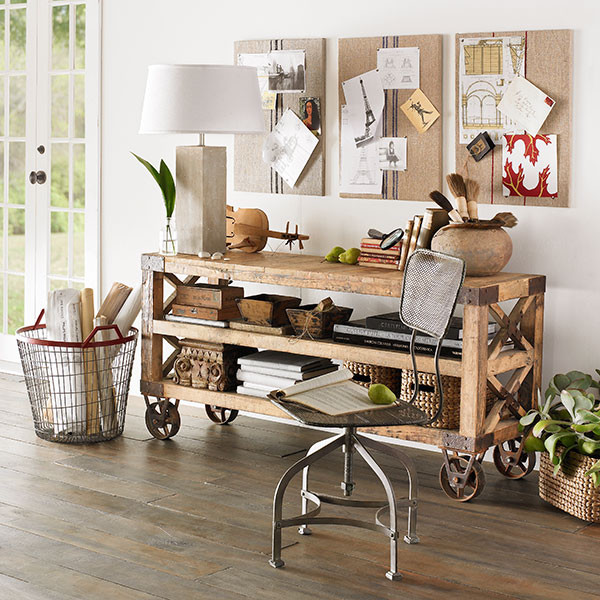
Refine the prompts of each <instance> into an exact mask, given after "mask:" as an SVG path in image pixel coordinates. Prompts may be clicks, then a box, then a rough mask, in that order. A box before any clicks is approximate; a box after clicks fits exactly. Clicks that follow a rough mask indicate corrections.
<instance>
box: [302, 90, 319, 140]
mask: <svg viewBox="0 0 600 600" xmlns="http://www.w3.org/2000/svg"><path fill="white" fill-rule="evenodd" d="M298 109H299V114H300V118H301V119H302V122H303V123H304V124H305V125H306V126H307V127H308V128H309V129H310V130H311V131H312V132H313V133H314V134H315V135H319V134H320V133H321V102H320V101H319V99H318V98H307V97H301V98H300V100H299V106H298Z"/></svg>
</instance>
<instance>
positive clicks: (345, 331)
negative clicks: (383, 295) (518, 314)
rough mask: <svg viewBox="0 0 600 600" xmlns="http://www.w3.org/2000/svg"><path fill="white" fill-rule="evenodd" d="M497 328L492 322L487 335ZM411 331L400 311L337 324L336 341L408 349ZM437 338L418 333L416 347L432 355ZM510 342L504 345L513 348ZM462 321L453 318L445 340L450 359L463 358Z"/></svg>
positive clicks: (335, 330)
mask: <svg viewBox="0 0 600 600" xmlns="http://www.w3.org/2000/svg"><path fill="white" fill-rule="evenodd" d="M497 330H498V327H497V324H496V323H495V322H493V321H490V322H489V323H488V336H489V339H490V340H491V339H492V338H493V337H494V335H495V334H496V332H497ZM411 334H412V330H411V329H410V328H409V327H407V326H406V325H404V323H402V321H400V317H399V315H398V313H397V312H394V313H386V314H384V315H376V316H372V317H367V318H366V319H362V320H360V321H351V322H349V323H345V324H338V325H334V327H333V341H334V342H340V343H342V344H355V345H358V346H376V347H379V348H386V349H389V350H399V351H401V352H408V351H409V350H410V337H411ZM436 345H437V340H436V339H435V338H433V337H429V336H425V335H418V334H417V336H416V338H415V349H416V351H417V352H418V353H420V354H429V355H433V354H434V353H435V347H436ZM510 345H511V344H510V343H509V344H507V345H506V346H505V347H510ZM462 348H463V320H462V317H452V320H451V321H450V328H449V330H448V333H447V335H446V338H445V339H444V341H443V342H442V348H441V350H440V356H445V357H447V358H460V357H462Z"/></svg>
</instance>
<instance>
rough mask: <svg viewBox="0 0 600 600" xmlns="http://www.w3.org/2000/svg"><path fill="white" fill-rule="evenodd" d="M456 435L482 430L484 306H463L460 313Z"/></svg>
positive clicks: (471, 434)
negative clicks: (459, 367) (458, 403)
mask: <svg viewBox="0 0 600 600" xmlns="http://www.w3.org/2000/svg"><path fill="white" fill-rule="evenodd" d="M463 324H464V325H463V326H464V331H463V355H462V379H461V385H460V435H462V436H465V437H470V438H473V437H478V436H480V435H481V434H482V433H483V430H484V423H485V409H486V390H487V359H488V307H487V306H485V305H484V306H474V305H471V304H467V305H465V310H464V316H463Z"/></svg>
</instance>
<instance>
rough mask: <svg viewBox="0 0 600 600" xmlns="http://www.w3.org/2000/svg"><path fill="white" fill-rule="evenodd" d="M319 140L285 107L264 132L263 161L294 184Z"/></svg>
mask: <svg viewBox="0 0 600 600" xmlns="http://www.w3.org/2000/svg"><path fill="white" fill-rule="evenodd" d="M318 143H319V140H318V139H317V137H316V136H314V135H313V134H312V133H311V132H310V130H309V129H308V128H307V127H306V125H304V123H303V122H302V121H301V120H300V119H299V118H298V117H297V116H296V114H295V113H294V112H293V111H292V110H290V109H289V108H288V109H287V110H286V111H285V112H284V113H283V116H282V117H281V119H279V121H278V122H277V125H275V127H274V129H273V131H272V132H271V133H270V134H269V135H267V137H266V138H265V142H264V144H263V161H264V162H265V163H267V164H268V165H270V166H271V168H273V169H275V171H277V172H278V173H279V175H281V177H282V178H283V180H284V181H285V182H286V183H287V184H288V185H289V186H290V187H294V185H295V184H296V182H297V181H298V178H299V177H300V175H301V173H302V171H303V170H304V167H305V166H306V163H307V162H308V159H309V158H310V156H311V154H312V153H313V151H314V149H315V148H316V147H317V144H318Z"/></svg>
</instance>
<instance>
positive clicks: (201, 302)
mask: <svg viewBox="0 0 600 600" xmlns="http://www.w3.org/2000/svg"><path fill="white" fill-rule="evenodd" d="M243 297H244V288H242V287H238V286H233V285H213V284H211V283H196V284H194V285H178V286H177V296H176V298H175V303H176V304H182V305H184V306H201V307H203V308H219V309H222V308H228V307H229V306H232V305H235V300H236V299H237V298H243Z"/></svg>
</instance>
